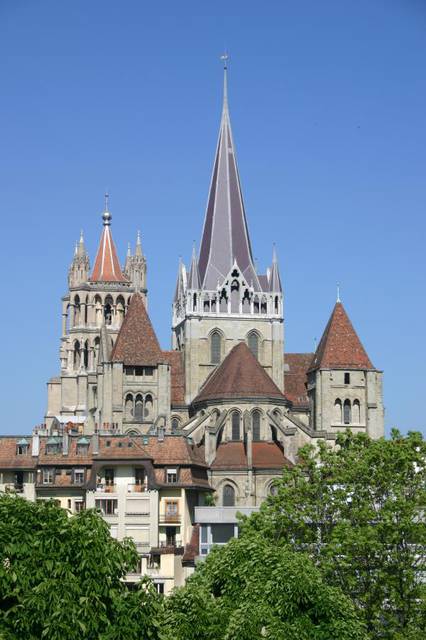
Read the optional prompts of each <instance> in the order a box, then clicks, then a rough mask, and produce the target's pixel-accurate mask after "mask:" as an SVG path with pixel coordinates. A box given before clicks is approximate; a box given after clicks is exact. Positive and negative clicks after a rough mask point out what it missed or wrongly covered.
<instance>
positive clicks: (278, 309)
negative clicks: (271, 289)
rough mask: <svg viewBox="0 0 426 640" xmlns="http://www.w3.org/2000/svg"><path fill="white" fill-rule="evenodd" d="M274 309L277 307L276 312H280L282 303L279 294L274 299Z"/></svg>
mask: <svg viewBox="0 0 426 640" xmlns="http://www.w3.org/2000/svg"><path fill="white" fill-rule="evenodd" d="M274 309H275V313H279V312H280V303H279V300H278V296H275V299H274Z"/></svg>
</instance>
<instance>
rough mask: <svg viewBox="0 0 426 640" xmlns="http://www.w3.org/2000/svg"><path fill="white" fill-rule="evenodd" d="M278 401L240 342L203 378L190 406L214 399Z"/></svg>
mask: <svg viewBox="0 0 426 640" xmlns="http://www.w3.org/2000/svg"><path fill="white" fill-rule="evenodd" d="M247 397H252V398H253V397H255V398H265V397H267V398H270V397H272V398H280V399H284V396H283V394H282V393H281V391H280V390H279V389H278V387H277V385H276V384H275V382H273V380H272V379H271V378H270V377H269V376H268V374H267V373H266V371H265V369H264V368H263V367H262V366H261V365H260V364H259V362H258V361H257V359H256V358H255V357H254V355H253V354H252V352H251V351H250V349H249V348H248V346H247V345H246V343H245V342H240V343H239V344H237V345H236V346H235V347H234V348H233V349H231V351H230V352H229V353H228V355H227V356H226V358H225V359H224V361H223V362H222V364H221V365H219V367H217V369H215V370H214V371H213V373H212V374H211V375H210V376H209V377H208V378H207V380H206V382H205V384H204V386H203V387H202V388H201V391H200V393H199V394H198V396H197V397H196V398H195V399H194V404H195V403H197V402H202V401H204V400H212V399H216V398H247Z"/></svg>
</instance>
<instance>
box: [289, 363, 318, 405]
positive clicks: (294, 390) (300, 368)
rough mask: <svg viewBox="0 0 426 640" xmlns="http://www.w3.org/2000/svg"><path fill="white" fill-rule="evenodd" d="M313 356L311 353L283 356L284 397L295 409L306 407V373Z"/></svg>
mask: <svg viewBox="0 0 426 640" xmlns="http://www.w3.org/2000/svg"><path fill="white" fill-rule="evenodd" d="M313 355H314V354H313V353H285V354H284V395H285V397H286V398H288V399H289V400H291V402H292V403H293V405H294V406H296V407H306V406H307V405H308V394H307V390H306V373H307V371H308V369H309V365H310V364H311V362H312V358H313Z"/></svg>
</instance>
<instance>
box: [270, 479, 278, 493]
mask: <svg viewBox="0 0 426 640" xmlns="http://www.w3.org/2000/svg"><path fill="white" fill-rule="evenodd" d="M268 493H269V495H270V496H276V495H277V493H278V487H277V485H276V484H275V483H274V482H273V483H272V484H270V485H269V492H268Z"/></svg>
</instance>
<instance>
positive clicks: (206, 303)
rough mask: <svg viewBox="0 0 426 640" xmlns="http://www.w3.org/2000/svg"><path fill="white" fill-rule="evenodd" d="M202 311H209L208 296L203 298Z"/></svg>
mask: <svg viewBox="0 0 426 640" xmlns="http://www.w3.org/2000/svg"><path fill="white" fill-rule="evenodd" d="M203 310H204V311H206V312H209V311H210V300H209V298H208V296H204V302H203Z"/></svg>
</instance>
